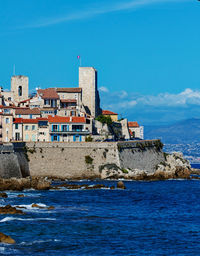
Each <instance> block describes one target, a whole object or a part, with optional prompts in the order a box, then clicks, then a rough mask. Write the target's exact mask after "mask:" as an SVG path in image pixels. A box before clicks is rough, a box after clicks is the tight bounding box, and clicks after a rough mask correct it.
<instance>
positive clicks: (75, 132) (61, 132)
mask: <svg viewBox="0 0 200 256" xmlns="http://www.w3.org/2000/svg"><path fill="white" fill-rule="evenodd" d="M50 133H54V134H55V133H56V134H80V135H84V134H85V135H88V134H90V131H88V130H71V131H58V129H52V131H50Z"/></svg>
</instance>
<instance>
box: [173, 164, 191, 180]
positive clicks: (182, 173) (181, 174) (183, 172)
mask: <svg viewBox="0 0 200 256" xmlns="http://www.w3.org/2000/svg"><path fill="white" fill-rule="evenodd" d="M190 174H191V173H190V170H189V169H188V168H185V167H182V166H177V167H176V170H175V175H174V177H175V178H180V179H189V178H190Z"/></svg>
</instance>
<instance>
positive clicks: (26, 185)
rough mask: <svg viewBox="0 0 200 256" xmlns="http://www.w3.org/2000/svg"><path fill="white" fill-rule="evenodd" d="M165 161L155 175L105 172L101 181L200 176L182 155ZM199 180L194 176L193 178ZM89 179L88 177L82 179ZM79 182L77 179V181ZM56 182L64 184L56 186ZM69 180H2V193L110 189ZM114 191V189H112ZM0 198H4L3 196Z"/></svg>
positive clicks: (0, 181)
mask: <svg viewBox="0 0 200 256" xmlns="http://www.w3.org/2000/svg"><path fill="white" fill-rule="evenodd" d="M164 156H165V161H164V162H161V163H160V164H158V165H157V166H156V169H155V171H154V172H153V173H149V172H146V171H145V170H139V169H137V170H125V169H121V170H118V169H117V170H115V169H113V170H104V171H103V172H102V173H101V178H100V180H106V179H109V180H119V179H124V180H137V181H158V180H168V179H190V178H191V174H195V175H199V174H200V170H195V169H192V168H191V166H190V163H189V161H187V160H185V159H184V158H183V155H182V153H173V154H166V153H164ZM195 177H196V178H199V177H198V176H194V177H193V176H192V178H195ZM81 178H83V179H87V177H80V180H81ZM76 180H77V179H76ZM56 181H61V182H63V183H62V184H59V185H58V184H57V185H56V184H54V183H55V182H56ZM67 182H69V181H68V180H65V179H63V178H62V179H60V177H30V176H29V177H26V178H10V179H3V178H0V191H6V190H13V191H23V190H25V189H35V190H49V189H60V188H62V187H65V188H67V189H100V188H108V187H105V186H104V185H102V184H96V185H93V186H88V185H87V184H82V185H75V184H70V183H67ZM110 188H111V189H114V187H110ZM0 197H3V195H1V196H0Z"/></svg>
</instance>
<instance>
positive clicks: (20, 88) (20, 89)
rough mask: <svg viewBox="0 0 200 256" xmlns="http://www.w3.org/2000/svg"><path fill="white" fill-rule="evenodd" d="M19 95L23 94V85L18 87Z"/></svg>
mask: <svg viewBox="0 0 200 256" xmlns="http://www.w3.org/2000/svg"><path fill="white" fill-rule="evenodd" d="M18 95H19V96H22V86H19V87H18Z"/></svg>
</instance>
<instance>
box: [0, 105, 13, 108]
mask: <svg viewBox="0 0 200 256" xmlns="http://www.w3.org/2000/svg"><path fill="white" fill-rule="evenodd" d="M0 108H15V106H3V105H0Z"/></svg>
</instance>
